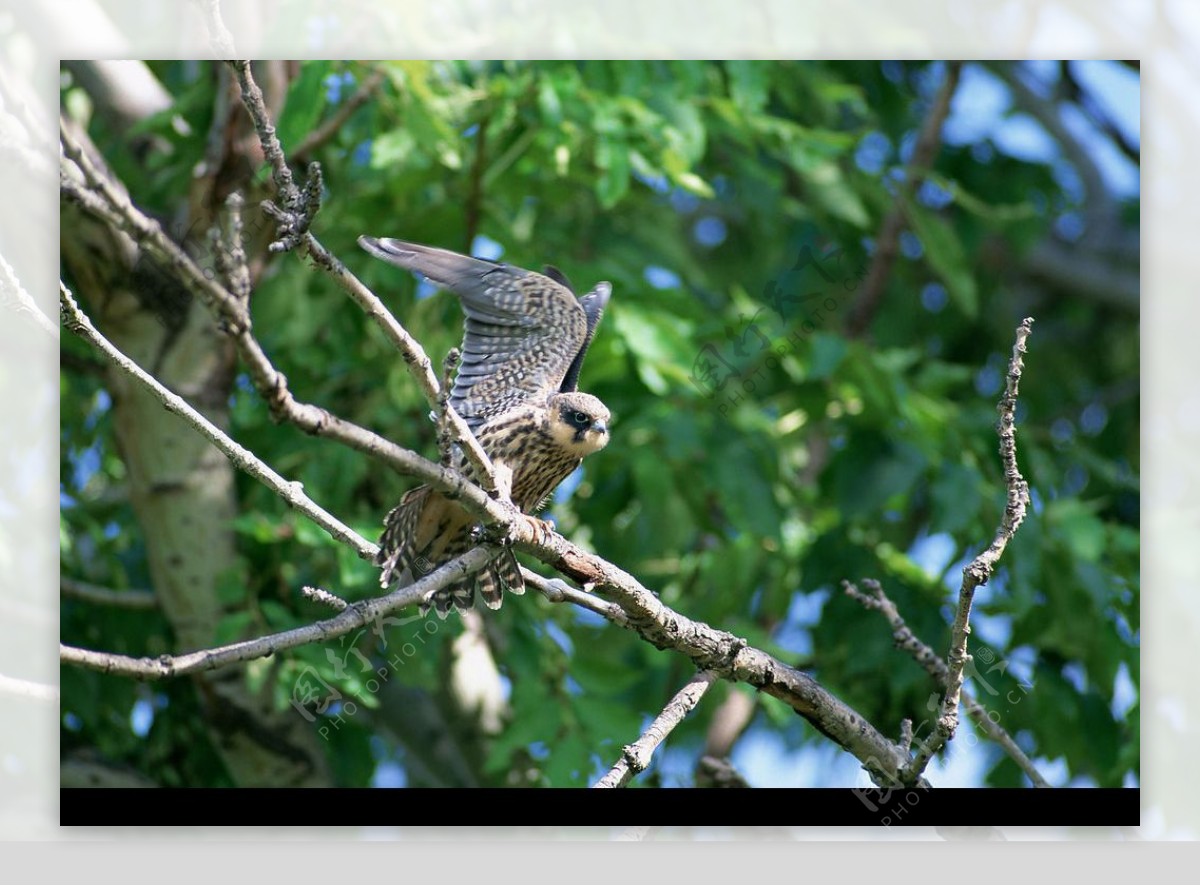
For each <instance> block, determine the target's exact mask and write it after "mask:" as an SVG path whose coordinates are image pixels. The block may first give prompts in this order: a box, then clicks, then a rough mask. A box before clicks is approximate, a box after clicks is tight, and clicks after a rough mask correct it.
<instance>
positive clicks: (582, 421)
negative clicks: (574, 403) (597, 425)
mask: <svg viewBox="0 0 1200 886" xmlns="http://www.w3.org/2000/svg"><path fill="white" fill-rule="evenodd" d="M574 418H575V424H577V425H589V424H591V423H592V420H591V419H590V418H588V417H587V415H586V414H585V413H583V412H576V413H575V416H574Z"/></svg>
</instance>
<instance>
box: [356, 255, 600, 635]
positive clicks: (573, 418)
mask: <svg viewBox="0 0 1200 886" xmlns="http://www.w3.org/2000/svg"><path fill="white" fill-rule="evenodd" d="M358 243H359V245H360V246H362V248H363V249H365V250H366V251H367V252H369V253H371V255H373V256H375V257H376V258H381V259H383V260H384V261H386V262H390V263H391V264H394V265H398V266H399V267H402V268H406V269H407V270H410V271H416V272H417V273H419V274H421V275H423V276H424V277H426V278H427V279H429V280H430V281H431V282H433V283H436V284H438V285H439V286H442V287H444V288H446V289H449V290H450V291H452V292H454V293H456V294H457V295H458V297H459V298H460V299H461V300H462V305H463V312H464V313H465V314H466V330H465V333H464V335H463V343H462V359H461V362H460V363H459V367H458V375H457V376H456V377H455V380H454V387H453V389H452V390H451V392H450V404H451V405H452V406H453V407H454V409H455V411H456V412H458V414H459V415H461V416H462V417H463V419H464V420H465V421H466V423H467V425H468V426H469V427H470V428H471V430H472V431H473V432H474V434H475V436H476V438H478V440H479V443H480V445H481V446H482V447H483V449H484V451H485V452H486V453H487V454H488V457H489V458H490V459H491V460H492V462H493V463H494V464H496V465H497V466H503V467H504V468H507V469H508V470H509V471H511V472H512V490H511V491H512V500H513V504H515V505H516V506H517V507H518V508H520V509H521V510H522V511H523V512H525V513H536V512H537V511H539V510H541V507H542V505H543V503H544V502H545V501H546V499H547V498H548V497H549V496H550V493H552V492H553V491H554V489H555V487H557V486H558V484H559V483H561V482H562V481H563V480H564V479H566V477H567V475H568V474H570V473H571V472H572V471H573V470H575V468H577V467H579V464H580V462H582V461H583V458H584V456H587V455H590V454H592V453H593V452H597V451H598V450H600V449H603V448H604V446H605V444H606V443H608V422H609V414H608V409H606V408H605V406H604V404H603V403H601V402H600V401H599V400H597V399H596V398H595V397H593V396H592V395H591V394H584V393H581V392H579V391H578V390H577V386H578V383H579V370H580V367H581V366H582V365H583V358H584V354H585V353H586V352H587V348H588V345H589V344H590V343H591V340H592V336H593V335H594V334H595V332H596V324H598V323H599V322H600V316H601V314H603V312H604V307H605V305H606V304H607V303H608V298H609V295H610V294H611V293H612V287H611V286H610V285H609V284H608V283H599V284H597V285H596V287H595V288H594V289H593V290H592V291H591V292H589V293H588V294H587V295H585V296H583V297H582V298H576V296H575V294H574V292H573V291H572V289H571V285H570V283H569V282H568V281H567V279H566V277H564V276H563V275H562V273H561V272H559V271H558V270H557V269H555V268H550V267H548V268H546V273H545V274H537V273H534V272H533V271H525V270H522V269H521V268H514V267H512V266H510V265H506V264H503V263H501V262H494V261H487V260H485V259H478V258H471V257H469V256H465V255H459V254H458V253H456V252H450V251H449V250H446V249H435V248H433V247H430V246H418V245H417V244H415V243H405V242H403V241H401V240H390V239H382V240H376V239H375V238H373V237H359V238H358ZM456 459H457V463H456V464H455V467H457V468H458V469H459V470H460V471H462V472H464V473H466V474H467V475H468V476H469V475H470V474H469V470H468V468H467V463H466V459H465V458H464V457H463V456H462V454H461V453H459V454H457V455H456ZM474 525H475V521H474V520H473V519H472V518H471V516H470V515H469V514H468V513H467V512H466V511H464V510H463V509H462V508H461V507H460V506H459V505H458V504H457V503H456V502H454V501H452V500H451V499H448V498H446V497H445V496H443V495H442V494H441V493H440V492H438V491H437V490H435V489H433V488H432V487H429V486H421V487H419V488H417V489H414V490H412V491H411V492H409V493H408V494H406V495H405V496H404V498H403V499H402V500H401V502H400V504H399V505H398V506H397V507H396V508H394V509H393V510H392V512H391V513H390V514H388V515H387V519H386V521H385V523H384V531H383V537H382V538H381V539H380V542H379V544H380V550H379V554H378V556H377V558H376V561H375V562H376V564H377V565H378V566H380V567H382V574H381V576H380V582H381V584H382V585H383V586H384V587H385V588H386V587H389V586H391V585H392V583H393V582H396V583H398V585H399V586H401V587H403V586H404V585H407V584H411V583H412V582H413V581H415V580H416V579H418V578H420V577H421V576H424V575H427V574H429V573H430V572H432V571H433V570H435V569H437V568H438V567H439V566H442V565H443V564H445V563H447V562H449V561H450V560H452V559H454V558H455V557H457V556H459V555H460V554H464V553H466V552H467V551H469V550H470V549H471V548H472V547H474V546H475V544H476V543H477V542H476V540H475V538H474V537H473V528H474ZM476 588H478V590H479V594H480V596H481V597H483V602H484V603H486V604H487V605H488V606H489V607H490V608H492V609H499V608H500V604H501V602H502V600H503V596H504V591H505V590H507V591H509V592H510V593H513V594H523V593H525V581H524V579H523V578H522V577H521V570H520V567H519V566H518V565H517V560H516V557H514V556H513V552H512V550H511V549H507V548H506V549H505V550H504V551H502V552H501V553H500V554H499V555H497V557H496V558H495V559H494V560H493V561H492V562H490V563H488V564H487V565H486V566H485V567H484V568H483V569H481V570H479V572H477V573H475V574H474V575H471V576H468V577H467V578H465V579H463V580H461V581H459V582H456V583H455V584H452V585H449V586H447V587H445V588H443V589H442V590H439V591H437V592H435V593H434V594H433V595H432V597H431V598H430V599H429V600H428V601H427V602H426V604H425V608H426V609H428V607H429V606H430V605H432V606H433V607H435V608H436V609H437V613H438V615H439V616H441V617H443V618H444V617H445V616H446V615H447V614H448V613H449V612H450V609H451V607H453V608H455V609H458V610H459V611H464V610H467V609H470V608H471V606H472V605H473V603H474V599H475V590H476Z"/></svg>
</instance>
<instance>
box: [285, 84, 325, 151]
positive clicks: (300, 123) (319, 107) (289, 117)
mask: <svg viewBox="0 0 1200 886" xmlns="http://www.w3.org/2000/svg"><path fill="white" fill-rule="evenodd" d="M332 72H333V63H332V62H313V63H310V64H307V65H301V66H300V76H299V77H297V78H296V79H295V80H294V81H293V82H292V85H291V87H290V88H289V89H288V96H287V102H286V103H285V104H284V107H283V113H282V114H281V115H280V117H279V120H278V121H277V123H276V133H277V135H278V136H279V142H280V144H282V145H283V149H284V151H290V150H293V149H295V147H296V146H297V145H299V144H300V142H301V141H302V140H303V139H304V137H305V136H306V135H308V134H309V133H310V132H312V131H313V129H315V128H316V125H317V121H318V120H320V119H321V112H322V111H323V110H324V108H325V78H326V77H327V76H329V74H331V73H332Z"/></svg>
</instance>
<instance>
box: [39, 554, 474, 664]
mask: <svg viewBox="0 0 1200 886" xmlns="http://www.w3.org/2000/svg"><path fill="white" fill-rule="evenodd" d="M495 553H496V552H495V549H494V548H491V547H489V546H487V545H480V546H479V547H476V548H472V549H471V550H470V551H468V552H467V553H465V554H463V555H462V556H461V557H456V558H455V559H454V560H451V561H450V562H449V563H447V564H445V565H444V566H440V567H439V568H437V569H435V570H434V571H433V572H431V573H429V575H427V576H425V577H424V578H422V579H421V580H420V581H417V582H415V583H413V584H411V585H408V586H406V587H403V588H398V589H397V590H395V591H392V592H391V593H390V594H386V595H384V596H382V597H372V598H371V599H368V600H360V601H359V602H358V603H354V604H351V605H350V606H347V607H346V608H345V609H344V610H342V611H341V612H339V613H338V614H337V615H335V616H334V617H333V618H328V619H325V620H323V621H318V622H315V623H314V624H310V625H305V626H303V627H299V628H294V629H292V630H290V631H281V632H279V633H277V634H268V635H267V636H264V637H255V638H254V639H252V640H242V641H241V642H238V643H231V644H229V645H228V646H219V647H216V648H215V649H201V650H198V651H196V652H188V653H184V654H182V655H160V656H159V657H158V658H132V657H130V656H127V655H116V654H113V653H111V652H95V651H93V650H90V649H79V648H77V647H74V646H67V645H60V646H59V658H60V659H61V660H62V661H64V662H66V663H67V664H73V665H79V666H80V667H85V668H90V669H92V670H95V671H100V672H101V673H104V674H121V675H123V676H126V677H136V678H138V679H140V680H165V679H169V678H171V677H181V676H183V675H185V674H193V673H196V672H198V671H211V670H214V669H215V668H220V667H225V666H226V665H231V664H236V663H237V662H243V661H250V660H252V659H256V658H268V657H270V656H272V655H274V654H275V653H276V652H282V651H283V650H285V649H293V648H295V647H296V646H303V645H305V644H308V643H325V642H328V641H329V640H333V639H335V638H337V637H341V636H343V635H345V634H349V633H350V632H352V631H355V630H357V629H358V628H361V627H363V626H364V625H366V624H369V623H371V622H376V625H377V627H376V629H377V630H378V631H382V630H383V624H382V619H383V617H384V616H385V615H388V614H389V613H392V612H395V611H396V610H398V609H403V608H404V607H405V606H410V605H412V604H413V603H419V602H421V600H423V599H424V598H425V597H427V596H428V595H429V594H432V593H433V592H434V591H437V590H439V589H441V588H444V587H445V586H446V585H448V584H451V583H453V582H455V581H458V580H459V579H461V578H464V577H466V576H468V575H471V574H473V573H475V572H478V571H479V570H480V569H481V568H483V566H484V565H486V564H487V562H488V561H489V560H490V559H491V558H492V557H494V556H495Z"/></svg>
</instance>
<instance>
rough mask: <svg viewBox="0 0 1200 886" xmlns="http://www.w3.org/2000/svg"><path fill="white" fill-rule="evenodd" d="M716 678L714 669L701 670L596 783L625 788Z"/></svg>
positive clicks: (604, 786) (646, 764)
mask: <svg viewBox="0 0 1200 886" xmlns="http://www.w3.org/2000/svg"><path fill="white" fill-rule="evenodd" d="M716 679H717V675H716V674H714V673H713V672H712V671H701V672H700V673H698V674H697V675H696V676H695V677H693V678H692V679H691V680H689V681H688V684H687V685H686V686H684V687H683V688H682V689H680V690H679V692H677V693H676V694H675V697H674V698H672V699H671V700H670V701H669V702H667V706H666V707H665V708H663V710H662V713H661V714H659V715H658V716H657V717H655V718H654V722H653V723H651V724H650V725H649V727H647V729H646V731H645V732H643V733H642V737H641V738H639V739H638V740H637V741H635V742H634V743H633V744H631V745H626V746H625V749H624V750H623V751H622V752H621V758H620V759H619V760H617V762H616V765H614V766H613V768H612V769H610V770H609V771H608V773H607V774H606V775H605V776H604V777H603V778H601V779H600V780H599V781H597V782H596V783H595V784H594V785H592V787H594V788H623V787H625V785H627V784H629V782H630V780H631V779H632V778H633V777H634V776H635V775H637V774H638V773H640V772H644V771H645V769H646V767H647V766H649V765H650V758H651V757H652V756H653V755H654V751H655V749H656V748H657V747H658V746H659V745H660V744H662V743H663V741H664V740H665V739H666V737H667V736H668V735H669V734H670V733H671V730H672V729H674V728H675V727H676V726H678V725H679V724H680V723H682V722H683V718H684V717H686V716H687V715H688V714H690V713H691V712H692V709H693V708H695V707H696V705H698V704H699V703H700V699H702V698H703V697H704V693H706V692H707V691H708V687H710V686H712V684H713V681H714V680H716Z"/></svg>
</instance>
